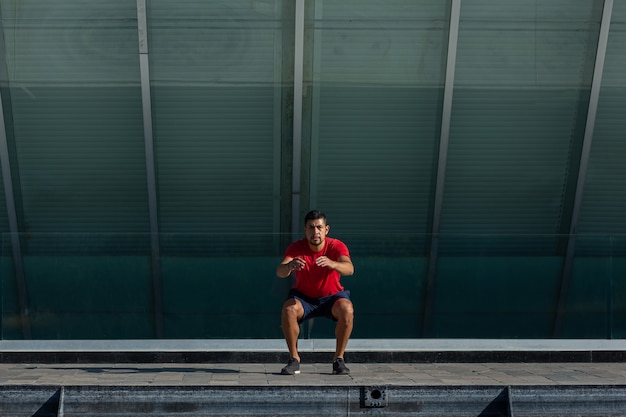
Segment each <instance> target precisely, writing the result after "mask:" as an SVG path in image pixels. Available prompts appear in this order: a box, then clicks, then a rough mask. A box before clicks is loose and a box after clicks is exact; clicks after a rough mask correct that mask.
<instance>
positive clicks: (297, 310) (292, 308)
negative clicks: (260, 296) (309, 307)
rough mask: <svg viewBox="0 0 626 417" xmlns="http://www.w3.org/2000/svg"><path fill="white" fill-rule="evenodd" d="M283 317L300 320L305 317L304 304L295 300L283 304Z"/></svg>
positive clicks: (291, 299)
mask: <svg viewBox="0 0 626 417" xmlns="http://www.w3.org/2000/svg"><path fill="white" fill-rule="evenodd" d="M282 315H283V317H289V318H296V319H300V318H301V317H302V316H303V315H304V308H303V307H302V304H301V303H300V302H299V301H298V300H296V299H295V298H290V299H288V300H287V301H285V303H284V304H283V310H282Z"/></svg>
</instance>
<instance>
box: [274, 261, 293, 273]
mask: <svg viewBox="0 0 626 417" xmlns="http://www.w3.org/2000/svg"><path fill="white" fill-rule="evenodd" d="M292 259H293V258H285V259H283V261H282V262H281V263H279V264H278V266H277V267H276V276H277V277H278V278H287V277H288V276H289V275H291V267H290V266H289V262H291V260H292Z"/></svg>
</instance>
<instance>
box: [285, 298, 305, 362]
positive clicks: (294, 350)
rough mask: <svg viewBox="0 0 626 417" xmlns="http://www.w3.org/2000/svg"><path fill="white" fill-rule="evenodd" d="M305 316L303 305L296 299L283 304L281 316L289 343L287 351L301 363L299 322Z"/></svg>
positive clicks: (286, 339)
mask: <svg viewBox="0 0 626 417" xmlns="http://www.w3.org/2000/svg"><path fill="white" fill-rule="evenodd" d="M303 315H304V309H303V308H302V303H300V301H298V300H296V299H295V298H290V299H289V300H287V301H285V303H284V304H283V310H282V314H281V325H282V328H283V335H284V336H285V341H286V342H287V349H289V355H291V357H292V358H296V359H297V360H298V362H300V355H299V354H298V337H299V336H300V323H299V322H298V320H299V319H300V318H301V317H302V316H303Z"/></svg>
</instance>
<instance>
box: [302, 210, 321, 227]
mask: <svg viewBox="0 0 626 417" xmlns="http://www.w3.org/2000/svg"><path fill="white" fill-rule="evenodd" d="M317 219H324V223H326V215H325V214H324V213H322V212H321V211H319V210H311V211H309V212H308V213H307V214H306V216H304V225H305V226H306V224H307V223H308V222H309V220H317Z"/></svg>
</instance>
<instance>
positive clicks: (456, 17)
mask: <svg viewBox="0 0 626 417" xmlns="http://www.w3.org/2000/svg"><path fill="white" fill-rule="evenodd" d="M460 16H461V0H452V5H451V10H450V32H449V36H448V56H447V63H446V81H445V85H444V92H443V111H442V116H441V138H440V140H439V159H438V165H437V178H436V179H435V181H436V185H435V203H434V207H433V223H432V237H431V242H430V258H429V262H428V273H427V278H426V289H425V298H424V315H423V322H422V335H428V334H429V333H430V327H431V324H432V311H433V302H434V301H433V297H434V295H435V279H436V276H437V259H438V255H439V230H440V225H441V211H442V207H443V191H444V185H445V181H446V165H447V162H448V144H449V140H450V122H451V119H452V98H453V92H454V76H455V71H456V53H457V44H458V38H459V21H460Z"/></svg>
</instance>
